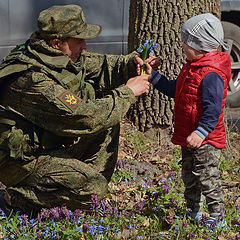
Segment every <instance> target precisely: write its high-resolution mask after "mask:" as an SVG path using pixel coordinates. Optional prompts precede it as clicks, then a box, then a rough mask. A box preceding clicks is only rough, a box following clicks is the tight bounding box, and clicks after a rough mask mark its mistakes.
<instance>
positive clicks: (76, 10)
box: [38, 4, 102, 39]
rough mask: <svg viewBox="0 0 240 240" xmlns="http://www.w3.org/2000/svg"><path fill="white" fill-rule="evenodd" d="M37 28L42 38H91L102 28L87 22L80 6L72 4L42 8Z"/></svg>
mask: <svg viewBox="0 0 240 240" xmlns="http://www.w3.org/2000/svg"><path fill="white" fill-rule="evenodd" d="M38 28H39V33H40V36H41V37H42V38H44V39H53V38H59V39H62V38H67V37H73V38H82V39H92V38H95V37H97V36H98V35H99V33H100V32H101V30H102V28H101V26H99V25H96V24H87V23H86V22H85V17H84V14H83V10H82V8H81V7H80V6H78V5H73V4H71V5H63V6H52V7H50V8H48V9H45V10H43V11H42V12H41V13H40V15H39V17H38Z"/></svg>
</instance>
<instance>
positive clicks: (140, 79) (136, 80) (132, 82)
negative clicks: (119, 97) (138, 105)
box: [126, 74, 149, 97]
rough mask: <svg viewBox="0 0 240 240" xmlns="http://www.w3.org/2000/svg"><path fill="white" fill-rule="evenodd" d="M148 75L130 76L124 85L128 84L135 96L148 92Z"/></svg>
mask: <svg viewBox="0 0 240 240" xmlns="http://www.w3.org/2000/svg"><path fill="white" fill-rule="evenodd" d="M148 77H149V75H147V74H144V75H141V76H137V77H133V78H130V79H129V80H128V81H127V83H126V86H128V87H129V88H130V89H131V90H132V91H133V93H134V95H135V96H136V97H138V96H140V95H142V94H147V93H148V92H149V82H148Z"/></svg>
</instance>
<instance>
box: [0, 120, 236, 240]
mask: <svg viewBox="0 0 240 240" xmlns="http://www.w3.org/2000/svg"><path fill="white" fill-rule="evenodd" d="M122 129H123V130H122V134H121V136H120V151H119V160H118V163H117V166H116V170H115V172H114V174H113V176H112V181H111V182H110V184H109V193H108V195H107V196H106V198H105V199H104V200H102V201H99V200H98V198H97V196H96V195H93V196H92V206H91V209H90V210H89V211H80V210H76V211H74V212H72V211H70V210H68V209H67V208H66V207H64V206H62V207H61V206H59V207H56V208H53V209H48V210H47V209H42V211H41V212H40V213H39V215H38V218H37V219H29V218H28V216H26V215H21V216H18V215H16V216H15V217H8V218H7V217H6V216H5V215H4V213H3V212H2V213H1V217H0V231H1V233H0V239H5V240H7V239H71V240H72V239H84V240H88V239H104V240H105V239H109V240H110V239H133V240H137V239H144V240H148V239H149V240H150V239H151V240H154V239H169V240H170V239H174V240H176V239H195V240H197V239H209V240H212V239H221V240H224V239H227V240H228V239H229V240H230V239H231V240H240V209H239V206H240V205H239V204H240V194H239V187H240V186H239V182H240V181H239V179H240V174H239V173H240V157H239V148H240V144H239V143H240V135H239V134H237V133H232V132H231V133H229V135H228V139H229V140H228V141H229V144H228V148H227V149H226V150H224V151H223V153H222V156H221V161H220V169H221V178H222V182H223V186H224V192H225V201H226V211H225V219H226V221H227V225H228V228H227V229H214V226H211V227H208V226H206V220H207V219H208V214H207V211H206V212H205V213H204V217H203V218H202V221H201V222H200V223H198V224H197V223H196V222H192V221H189V220H187V219H186V218H185V217H184V216H185V214H186V213H187V209H186V204H185V201H184V197H183V191H184V189H183V183H182V180H181V168H180V165H179V164H178V162H179V161H180V158H181V154H180V148H179V147H176V146H171V145H170V146H159V145H158V143H155V142H154V141H152V140H149V139H147V138H145V136H144V135H143V134H142V133H139V132H138V131H136V130H135V129H134V128H133V127H132V126H128V123H125V124H124V126H123V128H122ZM139 162H140V163H143V164H144V163H151V166H152V168H153V169H156V171H153V170H152V169H150V168H149V166H150V165H144V166H145V168H146V169H145V171H143V172H142V174H139V172H138V171H135V172H134V171H128V168H127V167H126V166H129V165H131V164H132V165H134V166H135V165H137V164H139ZM149 173H150V174H149ZM205 209H206V206H205Z"/></svg>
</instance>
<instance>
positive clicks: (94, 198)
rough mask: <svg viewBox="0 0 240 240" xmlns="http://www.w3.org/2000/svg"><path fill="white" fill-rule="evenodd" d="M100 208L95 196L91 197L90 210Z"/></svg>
mask: <svg viewBox="0 0 240 240" xmlns="http://www.w3.org/2000/svg"><path fill="white" fill-rule="evenodd" d="M99 207H100V202H99V200H98V196H97V194H92V195H91V209H92V210H98V209H99Z"/></svg>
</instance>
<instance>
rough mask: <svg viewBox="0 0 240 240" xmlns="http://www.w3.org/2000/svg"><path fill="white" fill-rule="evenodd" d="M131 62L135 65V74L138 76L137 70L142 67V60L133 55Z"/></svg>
mask: <svg viewBox="0 0 240 240" xmlns="http://www.w3.org/2000/svg"><path fill="white" fill-rule="evenodd" d="M133 61H134V63H135V64H136V65H137V74H138V75H140V70H139V69H141V66H142V65H143V60H142V59H141V58H140V56H139V55H135V56H134V58H133ZM138 72H139V73H138Z"/></svg>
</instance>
